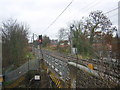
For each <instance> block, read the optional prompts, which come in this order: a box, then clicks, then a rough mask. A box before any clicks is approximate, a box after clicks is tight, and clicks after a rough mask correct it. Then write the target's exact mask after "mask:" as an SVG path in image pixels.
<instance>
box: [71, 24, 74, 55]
mask: <svg viewBox="0 0 120 90" xmlns="http://www.w3.org/2000/svg"><path fill="white" fill-rule="evenodd" d="M73 27H74V25H71V26H70V51H71V54H73V50H72V49H73V41H72V38H73V29H72V28H73Z"/></svg>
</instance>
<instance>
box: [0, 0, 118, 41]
mask: <svg viewBox="0 0 120 90" xmlns="http://www.w3.org/2000/svg"><path fill="white" fill-rule="evenodd" d="M71 1H72V0H0V22H1V21H3V20H6V19H8V18H13V19H17V20H18V21H19V22H24V23H27V24H28V25H29V26H30V35H32V33H35V34H37V35H40V34H43V35H48V36H50V38H51V39H56V38H57V37H56V36H57V32H58V30H59V29H60V28H62V27H64V28H66V27H67V26H68V24H69V23H70V22H72V21H73V20H80V19H81V18H82V17H83V16H84V17H87V16H88V15H89V13H90V12H91V11H94V10H102V11H103V12H104V13H105V12H107V11H109V10H112V9H114V8H116V7H118V1H119V0H73V3H72V4H71V5H70V6H69V8H68V9H67V10H66V11H65V12H64V13H63V14H62V16H61V17H60V18H59V19H58V20H57V21H56V22H55V23H54V24H53V25H52V26H51V27H50V28H49V29H46V28H47V27H48V26H49V25H50V24H51V22H53V20H54V19H55V18H56V17H57V16H58V15H59V14H60V13H61V12H62V11H63V9H64V8H65V7H66V6H67V5H68V4H69V3H70V2H71ZM106 15H107V16H108V17H109V18H110V20H111V21H112V23H113V24H114V25H116V26H117V24H118V10H115V11H113V12H110V13H108V14H106Z"/></svg>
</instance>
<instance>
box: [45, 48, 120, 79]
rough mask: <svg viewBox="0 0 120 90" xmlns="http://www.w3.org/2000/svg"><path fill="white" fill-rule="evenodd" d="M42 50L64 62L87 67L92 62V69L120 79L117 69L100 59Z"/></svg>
mask: <svg viewBox="0 0 120 90" xmlns="http://www.w3.org/2000/svg"><path fill="white" fill-rule="evenodd" d="M43 52H44V53H45V54H48V55H51V56H54V57H56V58H59V59H61V60H62V61H64V62H75V63H77V64H81V65H83V66H85V67H87V65H88V64H89V63H91V64H93V66H94V70H96V71H99V72H101V73H104V74H105V75H107V76H108V75H109V76H113V77H115V78H118V79H120V74H119V72H118V71H117V70H115V69H113V68H112V67H110V65H109V64H106V63H104V62H102V61H100V60H94V59H91V60H85V59H77V57H75V55H70V54H62V53H58V52H53V51H48V50H43Z"/></svg>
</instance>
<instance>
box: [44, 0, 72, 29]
mask: <svg viewBox="0 0 120 90" xmlns="http://www.w3.org/2000/svg"><path fill="white" fill-rule="evenodd" d="M72 3H73V0H72V1H71V2H70V3H69V4H68V5H67V7H65V9H64V10H63V11H62V12H61V13H60V14H59V15H58V16H57V17H56V18H55V20H53V22H52V23H51V24H50V25H49V26H48V27H47V28H46V29H45V30H46V31H47V30H48V29H49V28H50V27H51V26H52V25H53V24H54V23H55V22H56V21H57V20H58V19H59V18H60V16H61V15H62V14H63V13H64V12H65V11H66V10H67V8H68V7H69V6H70V5H71V4H72Z"/></svg>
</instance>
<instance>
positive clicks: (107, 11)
mask: <svg viewBox="0 0 120 90" xmlns="http://www.w3.org/2000/svg"><path fill="white" fill-rule="evenodd" d="M119 8H120V7H117V8H114V9H112V10H110V11H107V12H106V13H104V14H107V13H110V12H113V11H115V10H117V9H119Z"/></svg>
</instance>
